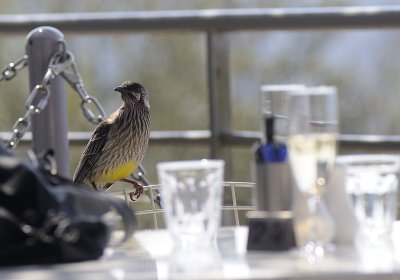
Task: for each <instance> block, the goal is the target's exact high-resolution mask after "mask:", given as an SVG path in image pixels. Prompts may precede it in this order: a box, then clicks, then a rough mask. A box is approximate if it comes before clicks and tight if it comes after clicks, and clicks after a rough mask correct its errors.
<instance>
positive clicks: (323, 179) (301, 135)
mask: <svg viewBox="0 0 400 280" xmlns="http://www.w3.org/2000/svg"><path fill="white" fill-rule="evenodd" d="M288 106H289V107H288V108H289V138H288V149H289V162H290V167H291V170H292V173H293V177H294V180H295V182H296V184H297V187H298V189H299V190H300V192H301V193H302V194H304V196H305V197H306V199H307V206H308V210H309V211H308V212H309V215H310V216H309V219H308V226H307V230H308V234H307V237H306V242H305V246H304V247H303V248H302V253H303V254H304V256H305V257H306V259H307V260H308V261H310V262H314V261H316V260H318V259H319V258H321V257H323V256H324V254H325V245H326V244H324V241H323V238H321V236H322V232H320V231H321V227H320V225H319V223H320V221H319V219H320V218H319V216H318V209H320V208H321V199H322V194H323V192H324V189H325V187H326V185H327V181H328V180H329V175H330V173H331V171H332V169H333V166H334V163H335V158H336V146H337V144H336V142H337V140H336V139H337V130H338V108H337V94H336V88H335V87H332V86H320V87H305V88H303V89H298V90H296V91H293V92H290V96H289V104H288Z"/></svg>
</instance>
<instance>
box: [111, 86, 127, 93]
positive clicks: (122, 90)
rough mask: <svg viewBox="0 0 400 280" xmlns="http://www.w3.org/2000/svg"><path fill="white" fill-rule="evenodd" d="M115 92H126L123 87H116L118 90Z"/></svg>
mask: <svg viewBox="0 0 400 280" xmlns="http://www.w3.org/2000/svg"><path fill="white" fill-rule="evenodd" d="M114 91H118V92H120V93H124V92H125V91H126V90H125V88H123V87H116V88H114Z"/></svg>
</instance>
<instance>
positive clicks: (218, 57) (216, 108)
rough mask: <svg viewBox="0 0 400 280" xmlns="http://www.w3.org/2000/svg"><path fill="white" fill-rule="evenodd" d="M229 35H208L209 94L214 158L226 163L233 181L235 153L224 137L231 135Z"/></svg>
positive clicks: (226, 175) (211, 154) (228, 175)
mask: <svg viewBox="0 0 400 280" xmlns="http://www.w3.org/2000/svg"><path fill="white" fill-rule="evenodd" d="M228 36H229V35H228V34H227V33H221V32H218V31H209V32H207V60H208V62H207V64H208V65H207V67H208V92H209V104H210V111H209V116H210V132H211V136H210V157H211V158H222V159H224V160H225V177H226V178H232V155H231V149H230V148H229V147H227V146H226V145H224V144H223V143H222V137H223V135H225V134H226V133H229V132H230V131H231V100H230V99H231V98H230V87H229V38H228Z"/></svg>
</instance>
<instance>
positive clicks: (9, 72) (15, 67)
mask: <svg viewBox="0 0 400 280" xmlns="http://www.w3.org/2000/svg"><path fill="white" fill-rule="evenodd" d="M27 65H28V56H27V55H24V56H23V57H21V58H20V59H18V60H17V61H15V62H11V63H10V64H8V65H7V66H6V67H4V69H3V70H2V71H1V74H0V82H1V81H3V80H5V81H9V80H11V79H12V78H14V77H15V76H16V75H17V71H19V70H21V69H23V68H25V67H26V66H27Z"/></svg>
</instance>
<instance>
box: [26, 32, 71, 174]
mask: <svg viewBox="0 0 400 280" xmlns="http://www.w3.org/2000/svg"><path fill="white" fill-rule="evenodd" d="M63 39H64V35H63V34H62V33H61V32H60V31H59V30H58V29H56V28H53V27H49V26H43V27H38V28H36V29H34V30H32V31H31V32H30V33H29V34H28V36H27V42H26V46H25V47H26V54H27V55H28V57H29V84H30V90H32V89H33V88H34V87H35V86H36V85H38V84H40V83H41V82H42V80H43V77H44V75H45V73H46V71H47V68H48V64H49V60H50V58H51V56H52V55H53V54H54V53H55V52H57V51H60V49H61V47H62V46H61V44H60V41H63ZM49 90H50V98H49V100H48V104H47V106H46V108H45V109H44V110H43V111H42V112H41V113H40V114H36V115H34V116H33V117H32V148H33V151H34V152H35V154H40V153H42V152H45V151H47V150H48V149H53V150H54V153H55V159H56V162H57V167H58V173H59V174H60V175H61V176H65V177H69V176H70V169H69V153H68V138H67V132H68V128H67V127H68V126H67V108H66V104H67V103H66V94H65V82H64V80H63V79H62V78H61V77H57V78H55V79H54V80H53V81H52V82H51V84H50V86H49Z"/></svg>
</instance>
